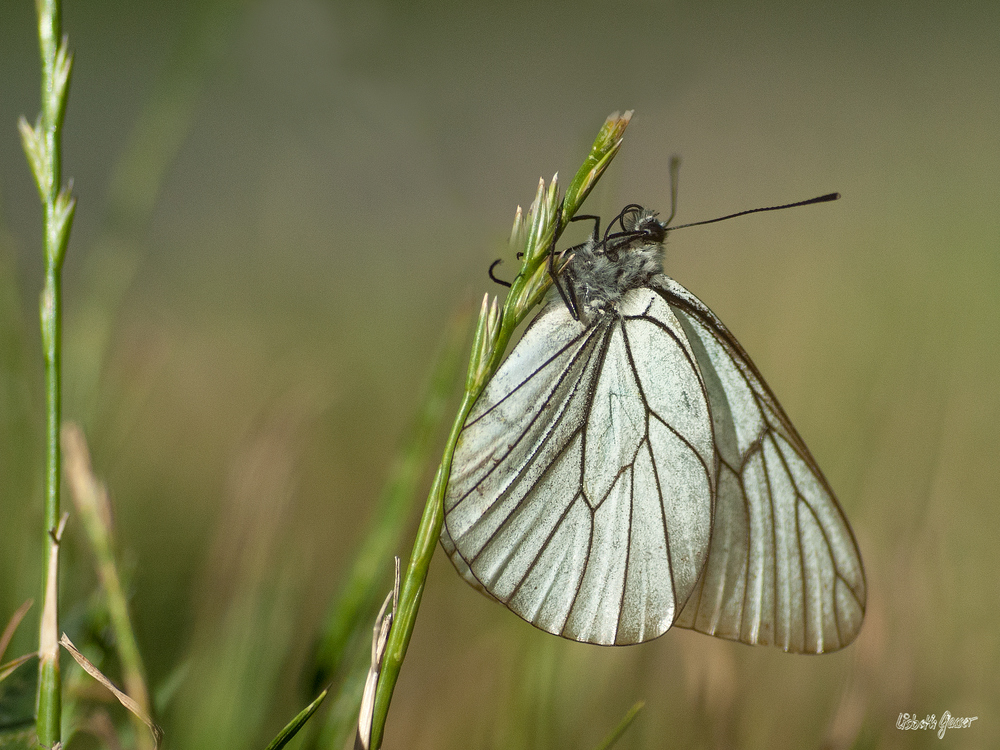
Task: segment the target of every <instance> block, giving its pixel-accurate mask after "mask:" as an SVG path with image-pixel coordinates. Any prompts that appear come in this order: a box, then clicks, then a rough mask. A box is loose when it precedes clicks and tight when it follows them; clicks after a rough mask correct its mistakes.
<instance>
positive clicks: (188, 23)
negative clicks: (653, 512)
mask: <svg viewBox="0 0 1000 750" xmlns="http://www.w3.org/2000/svg"><path fill="white" fill-rule="evenodd" d="M0 18H2V19H3V21H2V23H0V71H2V75H0V124H2V123H7V125H6V130H4V129H2V128H0V530H2V540H0V620H6V617H7V616H8V615H9V613H11V612H12V611H13V610H14V609H15V608H16V607H17V605H18V604H20V602H21V601H23V600H24V599H26V598H28V597H32V596H36V597H37V595H38V592H39V587H40V584H39V565H38V563H39V560H40V546H41V544H40V543H41V532H40V528H41V517H42V514H41V456H42V441H41V438H42V431H41V424H42V405H43V397H42V389H41V382H42V379H41V358H40V344H39V335H38V324H37V299H38V298H37V294H38V291H39V289H40V286H41V268H42V261H41V251H40V246H41V245H40V229H39V227H40V219H39V208H38V202H37V195H36V191H35V189H34V186H33V184H32V183H31V177H30V175H29V172H28V169H27V166H26V165H25V161H24V157H23V154H22V153H21V150H20V145H19V141H18V137H17V134H16V128H15V122H16V117H17V116H18V115H20V114H22V113H23V114H26V115H27V116H28V117H29V119H33V118H34V116H35V113H36V112H37V111H38V91H37V81H38V55H37V47H36V44H37V42H36V38H35V30H34V29H35V27H34V16H33V8H32V6H31V4H30V3H25V2H15V1H14V0H0ZM998 24H1000V9H998V7H997V6H996V5H995V4H990V3H980V4H977V3H965V4H956V5H954V6H949V5H946V4H941V3H932V2H918V3H903V2H895V3H892V2H887V3H881V4H878V5H871V4H861V3H845V4H836V5H830V4H827V5H825V6H820V5H818V4H816V5H809V6H803V5H801V4H797V3H791V2H769V3H765V4H755V5H753V6H750V5H741V4H735V3H701V4H696V3H673V4H671V3H653V2H626V3H623V4H621V5H618V6H614V7H612V6H608V5H607V4H603V3H579V4H576V5H575V6H568V5H565V4H554V3H549V4H540V5H536V4H530V3H521V4H518V3H502V4H501V3H498V4H492V5H490V6H483V7H475V6H472V5H467V4H464V3H457V2H438V3H432V4H422V5H420V6H414V5H411V4H409V3H402V2H396V3H391V2H381V3H378V2H348V3H334V2H322V1H321V0H287V1H286V2H275V1H274V0H259V1H257V2H245V1H243V0H214V1H213V2H194V1H193V0H190V1H189V2H176V3H155V2H150V1H149V0H139V1H137V2H130V3H122V2H110V1H105V2H97V1H96V0H92V2H88V3H67V4H66V7H65V9H64V19H63V27H64V31H65V32H66V33H67V34H69V36H70V47H71V49H72V50H73V51H74V52H75V56H76V63H75V68H74V77H73V82H72V87H71V94H70V103H69V108H68V111H67V116H66V130H65V140H64V149H65V150H64V153H65V162H64V174H65V175H66V176H67V177H69V176H72V177H73V179H74V192H75V194H76V195H77V197H78V210H77V215H76V221H75V226H74V229H73V235H72V238H71V241H70V246H69V250H68V253H67V259H66V263H65V270H64V278H65V285H64V289H65V295H66V317H65V329H64V341H65V345H64V346H65V350H64V367H65V381H64V382H65V384H66V385H65V402H64V409H65V416H66V417H67V418H70V419H74V420H77V421H79V422H81V424H82V425H83V426H84V428H85V429H86V432H87V434H88V437H89V439H90V441H91V448H92V451H93V460H94V466H95V470H96V471H97V472H98V473H99V474H100V475H101V476H102V477H103V479H104V480H105V481H106V482H107V484H108V487H109V489H110V491H111V494H112V497H113V500H114V503H115V508H116V513H117V531H116V534H117V538H118V545H119V551H120V555H121V557H122V558H123V560H124V561H125V572H126V579H127V581H128V583H129V586H130V591H131V592H132V595H133V599H132V607H133V611H134V617H135V620H136V627H137V630H138V637H139V642H140V646H141V647H142V648H143V651H144V655H145V658H146V663H147V667H148V670H149V673H150V675H149V677H150V682H151V685H152V687H153V690H154V693H155V692H156V691H157V690H159V691H160V698H161V701H163V702H164V704H165V705H166V707H165V708H163V709H161V714H160V721H161V723H162V724H163V725H164V727H165V729H166V731H167V743H168V746H169V747H178V748H179V747H184V748H201V747H206V748H208V747H232V748H238V747H256V746H263V744H265V743H266V741H267V740H268V739H269V738H270V737H271V736H273V735H274V733H275V732H276V731H277V730H278V729H279V728H280V727H281V726H282V725H283V724H284V723H285V721H287V720H288V719H289V718H290V717H291V716H292V714H294V713H295V712H296V711H297V710H298V709H299V708H300V707H301V706H302V705H304V704H305V702H306V697H307V688H306V686H307V684H308V675H309V660H310V658H311V652H312V648H313V640H314V638H315V634H316V631H317V628H318V627H319V623H320V622H321V620H322V617H323V613H324V612H325V610H326V608H327V606H328V602H329V601H330V598H331V596H332V595H333V594H334V593H335V592H336V590H337V587H338V585H339V583H340V582H341V580H342V578H343V576H344V575H345V571H346V570H347V567H348V565H349V564H350V561H351V559H352V556H353V554H354V552H355V551H356V550H357V548H358V547H359V545H360V544H361V542H362V540H363V538H364V536H365V534H366V531H367V529H368V526H369V523H370V522H371V521H372V518H371V513H372V508H373V505H374V504H375V502H376V498H377V497H378V495H379V491H380V488H381V486H382V484H383V483H384V481H385V479H386V477H387V475H388V471H389V466H390V464H391V462H392V460H393V455H394V451H395V446H396V445H398V444H399V442H400V440H401V439H402V436H403V434H404V431H405V429H406V425H407V423H408V422H409V420H410V419H411V418H412V415H413V414H414V412H415V411H416V409H417V408H418V406H419V403H420V399H421V394H422V390H423V388H424V384H426V381H427V378H428V374H429V371H430V369H431V366H432V363H433V360H434V357H435V352H436V351H437V350H438V349H439V347H440V341H441V336H442V334H441V332H442V330H443V329H444V328H445V327H446V326H447V325H448V321H449V320H450V319H451V318H452V316H453V315H454V313H455V311H456V310H460V309H463V308H464V307H468V306H470V305H471V304H472V303H474V302H476V301H477V300H478V298H479V297H480V296H481V295H482V293H483V292H484V291H487V290H488V291H491V292H496V291H497V289H496V287H494V286H493V285H492V284H491V283H489V281H488V278H487V276H486V268H487V266H488V264H489V262H490V261H491V260H492V259H493V258H495V257H498V256H499V255H501V254H502V253H503V252H504V250H505V246H506V237H507V234H508V232H509V227H510V222H511V220H512V218H513V211H514V207H515V206H516V204H518V203H520V204H522V205H524V206H526V205H527V203H528V202H529V201H530V199H531V197H532V195H533V194H534V187H535V184H536V182H537V179H538V177H539V176H540V175H545V176H546V177H548V176H550V175H551V173H552V172H554V171H556V170H559V171H560V173H561V174H562V175H564V176H565V177H566V178H568V177H569V176H570V175H571V174H572V172H573V171H574V170H575V169H576V167H577V166H578V164H579V162H580V160H581V159H582V158H583V156H584V155H585V152H586V149H587V148H588V146H589V144H590V142H591V140H592V138H593V136H594V134H595V133H596V131H597V128H598V127H599V126H600V124H601V122H602V121H603V120H604V118H605V117H606V116H607V115H608V114H609V113H610V112H611V111H613V110H616V109H627V108H634V109H635V110H636V115H635V118H634V119H633V122H632V125H631V127H630V128H629V131H628V133H627V135H626V141H625V144H624V147H623V149H622V152H621V153H620V155H619V156H618V158H617V159H616V160H615V163H614V164H613V165H612V167H611V169H610V170H609V172H608V174H607V175H606V177H605V178H604V180H603V181H602V183H601V184H600V185H599V186H598V188H597V190H596V191H595V193H594V195H593V196H592V197H591V199H590V201H589V203H588V204H587V206H586V210H587V211H588V212H593V213H600V214H603V215H605V216H609V215H613V212H615V211H616V210H617V209H618V208H620V207H621V205H623V204H624V203H627V202H638V203H642V204H644V205H649V206H653V207H659V208H660V209H661V210H664V211H666V210H668V209H669V180H668V175H667V167H668V163H669V159H670V156H671V155H672V154H674V153H677V154H680V155H681V156H682V158H683V165H682V168H681V179H680V199H679V212H678V217H677V220H678V221H679V222H685V221H695V220H699V219H706V218H712V217H715V216H718V215H722V214H725V213H729V212H732V211H737V210H741V209H745V208H752V207H756V206H760V205H770V204H774V203H779V202H786V201H794V200H799V199H804V198H809V197H812V196H814V195H818V194H820V193H825V192H828V191H831V190H839V191H840V192H841V193H843V195H844V198H843V200H842V201H840V202H839V203H836V204H832V205H827V206H818V207H810V208H803V209H798V210H795V211H788V212H782V213H779V214H770V215H764V216H757V217H750V218H747V219H742V220H737V221H733V222H727V223H724V224H721V225H717V226H712V227H701V228H695V229H689V230H684V231H683V232H679V233H677V234H675V235H672V236H671V238H670V243H669V246H668V261H667V267H668V273H670V274H671V275H673V276H674V277H676V278H677V279H678V280H680V281H681V282H682V283H683V284H685V285H686V286H687V287H689V288H690V289H691V290H692V291H693V292H694V293H695V294H697V295H698V296H699V297H701V298H702V299H703V300H704V301H705V302H707V303H708V304H709V305H710V306H711V307H712V308H713V309H714V310H715V311H716V312H717V313H718V314H719V316H720V317H721V318H722V319H723V320H724V321H725V322H726V323H727V324H728V325H729V327H730V328H731V329H732V330H733V332H734V333H735V334H736V335H737V336H738V337H739V339H740V340H741V341H742V343H743V344H744V346H745V347H746V348H747V350H748V351H749V352H750V353H751V355H752V356H753V357H754V358H755V360H756V362H757V364H758V366H759V367H760V369H761V370H762V371H763V373H764V374H765V375H766V376H767V378H768V380H769V382H770V383H771V385H772V387H773V388H774V390H775V392H776V393H777V394H778V396H779V398H780V399H781V401H782V403H783V404H784V406H785V408H786V409H787V411H788V412H789V414H790V416H791V417H792V418H793V420H794V421H795V423H796V425H797V426H798V428H799V430H800V432H801V433H802V435H803V437H804V438H805V439H806V441H807V442H808V444H809V446H810V447H811V449H812V451H813V453H814V454H815V456H816V458H817V460H818V461H819V462H820V464H821V465H822V466H823V468H824V471H825V472H826V474H827V476H828V478H829V479H830V481H831V483H832V485H833V486H834V488H835V489H836V490H837V491H838V494H839V496H840V500H841V503H842V504H843V506H844V508H845V510H846V511H847V514H848V517H849V518H850V520H851V523H852V525H853V527H854V530H855V532H856V534H857V536H858V540H859V543H860V546H861V550H862V555H863V557H864V561H865V564H866V570H867V574H868V584H869V606H868V615H867V620H866V623H865V627H864V629H863V630H862V633H861V636H860V637H859V639H858V641H857V642H856V643H855V644H854V645H853V646H851V647H850V648H848V649H846V650H844V651H843V652H840V653H837V654H834V655H830V656H824V657H819V658H815V657H812V658H810V657H795V656H788V655H784V654H781V653H780V652H778V651H776V650H769V649H751V648H747V647H745V646H741V645H737V644H730V643H726V642H722V641H716V640H714V639H710V638H705V637H703V636H700V635H696V634H691V633H686V632H671V633H669V634H668V635H666V636H665V637H664V638H661V639H660V640H658V641H655V642H653V643H650V644H645V645H643V646H640V647H634V648H628V649H601V648H597V647H588V646H583V645H579V644H574V643H568V642H563V641H561V640H559V639H555V638H552V637H549V636H547V635H545V634H543V633H541V632H539V631H536V630H534V629H533V628H531V627H530V626H528V625H526V624H524V623H523V622H521V621H520V620H518V619H517V618H516V617H514V616H513V615H510V614H509V613H507V612H506V611H504V610H503V609H501V608H500V607H497V606H495V605H492V604H490V603H489V602H487V601H486V600H485V599H484V598H482V597H480V596H479V595H478V594H476V593H475V592H474V591H472V590H471V589H470V588H469V587H467V586H466V585H465V584H464V583H463V582H462V581H461V580H460V579H459V577H458V576H457V575H455V574H454V572H453V571H452V569H451V566H450V564H449V563H448V562H447V560H446V559H445V558H444V556H443V555H439V556H438V557H437V558H436V561H435V564H434V566H433V567H432V570H431V576H430V578H429V581H428V587H427V590H426V594H425V597H424V606H423V610H422V612H421V616H420V618H419V620H418V624H417V629H416V631H415V634H414V638H413V641H412V644H411V648H410V652H409V655H408V659H407V662H406V664H405V665H404V668H403V672H402V676H401V680H400V683H399V685H398V687H397V690H396V695H395V699H394V702H393V708H392V711H391V713H390V716H389V723H388V726H387V735H386V745H385V746H386V747H387V748H401V747H407V748H444V747H448V748H553V747H580V748H588V747H594V746H596V745H597V743H598V742H599V740H600V738H601V737H603V736H604V735H605V734H606V733H607V732H608V731H609V730H610V729H611V728H612V727H613V726H614V725H615V724H616V723H617V721H618V720H619V719H620V718H621V716H622V715H623V714H624V713H625V712H626V711H627V709H628V708H629V706H631V705H632V704H633V703H634V702H635V701H636V700H638V699H645V700H646V708H645V710H644V711H643V713H642V714H640V716H639V718H638V719H637V721H636V723H635V724H634V725H633V727H632V728H631V729H630V730H629V731H628V733H626V735H625V736H624V738H623V739H622V741H621V743H620V745H619V747H623V748H662V747H705V748H715V747H732V746H740V747H764V746H767V747H789V748H800V747H817V746H820V745H825V746H827V747H850V746H854V747H880V748H883V747H884V748H895V747H949V748H965V747H969V748H973V747H975V748H978V747H995V746H1000V711H998V708H1000V701H998V699H997V698H996V697H995V696H996V695H998V694H1000V678H998V670H997V665H998V664H1000V629H998V628H997V626H996V618H997V614H998V603H1000V602H998V595H997V593H996V592H997V587H996V580H995V579H996V574H997V569H998V566H997V563H996V555H995V549H996V541H995V537H996V529H997V528H1000V506H998V503H997V495H998V493H997V487H998V486H1000V469H998V462H997V460H996V459H997V446H998V442H1000V441H998V437H1000V424H998V417H1000V377H998V372H1000V348H998V338H1000V337H998V334H997V325H998V324H997V321H998V320H1000V292H998V284H1000V211H998V205H1000V201H998V197H1000V195H998V193H1000V191H998V175H1000V138H998V137H997V135H998V132H1000V57H998V56H997V54H996V39H995V37H996V33H995V32H996V29H997V28H998ZM4 133H6V135H4ZM507 267H508V268H510V267H511V264H508V266H507ZM501 273H502V270H501ZM434 461H436V459H434ZM430 468H431V467H428V471H429V470H430ZM425 485H426V482H425ZM415 520H416V517H415V515H414V516H413V517H412V518H411V521H410V525H409V527H408V528H412V527H413V526H414V525H415ZM409 546H410V539H409V537H406V538H404V540H403V541H402V542H401V543H400V544H399V547H398V553H399V554H400V555H402V556H403V557H404V559H405V557H406V555H408V553H409ZM64 550H65V556H64V568H63V581H62V587H63V588H62V590H63V604H62V607H63V610H62V611H63V617H64V621H65V622H64V625H65V627H66V629H67V630H70V631H71V632H72V629H73V628H74V626H75V627H77V629H79V628H80V627H83V625H81V623H90V624H89V625H88V627H91V628H93V621H94V618H93V617H92V612H93V608H94V602H93V598H92V593H91V592H92V591H93V589H94V585H95V577H94V575H93V573H92V564H91V559H90V556H89V551H88V550H87V549H86V547H85V543H84V542H83V539H82V535H81V534H80V532H79V528H74V524H73V521H71V522H70V526H69V532H68V542H67V543H66V545H65V546H64ZM387 562H388V561H387ZM388 570H389V568H388V566H387V567H386V576H385V590H388V587H389V586H390V577H389V574H388ZM37 615H38V607H37V606H36V608H35V609H34V611H33V612H32V613H31V614H30V615H29V621H28V623H27V624H26V625H25V626H22V629H21V631H20V632H19V635H18V640H17V641H16V642H15V646H14V647H13V652H17V653H19V652H21V651H26V650H29V649H30V648H31V647H32V642H33V640H34V638H35V637H36V635H35V634H36V625H35V622H36V620H37ZM33 618H34V619H33ZM366 648H367V645H366V644H362V645H361V649H362V650H364V649H366ZM22 671H26V672H30V669H25V670H22ZM29 677H30V675H29ZM5 684H6V683H5ZM168 689H169V690H168ZM165 690H166V691H167V692H171V696H172V697H171V696H168V695H165V692H164V691H165ZM167 698H171V699H170V700H169V702H166V701H167ZM945 710H947V711H950V712H951V713H952V714H953V715H957V716H979V717H980V718H979V720H978V721H977V722H975V723H974V724H973V727H972V728H971V729H967V730H959V731H954V730H953V731H951V732H949V733H948V735H947V736H946V738H945V739H944V741H943V742H942V741H939V740H938V738H937V736H936V734H934V733H931V732H901V731H898V730H897V729H895V722H896V718H897V716H898V714H899V713H900V712H908V713H911V714H913V713H915V714H917V715H919V716H921V717H922V716H924V715H926V714H931V713H933V714H936V715H938V716H940V715H941V714H942V713H943V712H944V711H945ZM28 711H29V713H30V703H29V705H28ZM108 711H109V712H110V713H111V714H112V715H114V716H115V718H116V720H119V716H118V713H116V712H117V711H118V709H117V707H110V706H109V707H108ZM85 745H86V741H83V742H81V744H80V746H81V747H83V746H85Z"/></svg>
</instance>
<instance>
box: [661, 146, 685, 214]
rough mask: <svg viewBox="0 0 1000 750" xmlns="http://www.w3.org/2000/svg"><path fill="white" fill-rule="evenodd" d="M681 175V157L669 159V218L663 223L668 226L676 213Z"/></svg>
mask: <svg viewBox="0 0 1000 750" xmlns="http://www.w3.org/2000/svg"><path fill="white" fill-rule="evenodd" d="M680 175H681V157H679V156H671V157H670V216H668V217H667V220H666V221H665V222H663V223H664V224H669V223H670V222H671V221H673V220H674V215H675V214H676V213H677V183H678V180H679V179H680Z"/></svg>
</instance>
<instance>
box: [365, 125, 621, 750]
mask: <svg viewBox="0 0 1000 750" xmlns="http://www.w3.org/2000/svg"><path fill="white" fill-rule="evenodd" d="M631 114H632V113H631V112H626V113H625V115H624V116H618V113H617V112H616V113H615V114H613V115H612V116H611V117H609V118H608V119H607V121H606V122H605V123H604V127H602V128H601V131H600V133H598V136H597V139H596V140H595V141H594V145H593V146H592V147H591V150H590V154H589V156H588V157H587V159H586V160H585V161H584V163H583V166H582V167H580V169H579V171H578V172H577V173H576V176H575V177H574V178H573V181H572V182H571V183H570V186H569V188H568V190H567V191H566V195H565V197H564V198H563V201H562V204H561V205H562V210H561V211H560V210H559V202H558V187H557V183H556V179H555V178H553V180H552V182H551V183H550V184H549V186H548V188H546V187H545V184H544V182H540V183H539V186H538V192H537V194H536V196H535V201H534V203H532V205H531V208H530V209H529V210H528V213H527V216H526V217H525V218H524V220H523V221H522V217H521V210H520V208H519V209H518V211H517V215H516V217H515V219H514V230H513V233H512V235H511V244H512V245H513V246H514V248H515V249H517V250H519V251H521V252H523V253H524V254H523V256H522V263H521V268H520V270H519V271H518V274H517V277H516V278H515V279H514V281H513V282H512V285H511V288H510V290H509V291H508V292H507V297H506V299H505V300H504V303H503V308H502V310H501V308H500V307H499V302H498V301H497V299H496V298H494V299H493V302H492V304H491V303H490V302H489V295H487V296H486V298H485V299H484V300H483V306H482V309H481V311H480V316H479V323H478V325H477V327H476V334H475V338H474V340H473V344H472V358H471V360H470V362H469V371H468V376H467V378H466V386H465V393H464V395H463V397H462V403H461V406H460V408H459V410H458V415H457V416H456V418H455V422H454V424H453V425H452V428H451V432H450V434H449V435H448V441H447V443H446V445H445V449H444V456H443V457H442V459H441V464H440V466H439V467H438V470H437V472H436V474H435V476H434V483H433V485H432V486H431V490H430V494H429V495H428V497H427V503H426V505H425V506H424V512H423V515H422V517H421V519H420V526H419V527H418V529H417V534H416V539H415V541H414V544H413V551H412V552H411V554H410V561H409V563H408V564H407V567H406V573H405V575H404V578H403V583H402V587H401V589H400V594H399V606H398V608H397V610H396V613H395V615H394V619H393V624H392V630H391V631H390V633H389V641H388V644H387V645H386V651H385V657H384V659H383V663H382V673H381V676H380V677H379V683H378V688H377V690H376V693H375V709H374V715H373V717H372V736H371V743H370V746H371V747H373V748H379V747H381V745H382V735H383V731H384V728H385V720H386V717H387V716H388V713H389V704H390V702H391V700H392V693H393V690H394V689H395V687H396V680H397V679H398V678H399V670H400V668H401V667H402V665H403V659H404V658H405V657H406V649H407V647H408V646H409V644H410V637H411V635H412V634H413V627H414V625H415V624H416V619H417V611H418V610H419V608H420V600H421V597H422V595H423V591H424V584H425V582H426V580H427V571H428V569H429V567H430V563H431V557H432V556H433V555H434V549H435V547H436V545H437V541H438V538H439V537H440V535H441V524H442V523H443V521H444V506H443V499H444V493H445V490H446V489H447V486H448V475H449V474H450V472H451V461H452V457H453V455H454V452H455V446H456V444H457V443H458V436H459V434H460V433H461V431H462V426H463V425H464V424H465V419H466V417H467V416H468V414H469V412H470V411H471V409H472V405H473V404H474V403H475V401H476V399H477V398H478V397H479V394H480V393H481V392H482V390H483V388H484V387H485V386H486V383H487V382H488V381H489V379H490V377H491V376H492V375H493V373H494V372H496V370H497V368H498V367H499V366H500V362H501V360H502V359H503V354H504V351H505V350H506V348H507V344H508V343H509V341H510V338H511V336H512V335H513V333H514V330H515V329H516V328H517V326H518V325H519V324H520V323H521V322H522V321H523V320H524V319H525V317H526V316H527V315H528V313H529V312H531V310H532V309H533V308H534V307H535V305H537V304H538V303H539V302H541V300H542V298H543V297H544V295H545V292H546V291H547V290H548V288H549V287H550V286H551V284H552V279H551V276H550V274H549V269H548V258H549V250H550V248H551V247H552V244H553V243H554V241H555V240H556V239H558V237H559V235H560V234H561V233H562V230H563V229H564V228H565V226H566V224H567V223H569V221H570V219H571V218H572V217H573V215H574V214H575V213H576V212H577V211H578V210H579V208H580V206H581V205H582V203H583V201H584V199H585V198H586V197H587V195H588V194H589V193H590V190H591V189H592V188H593V187H594V185H595V184H596V182H597V180H598V179H599V178H600V176H601V174H603V172H604V170H605V169H606V168H607V166H608V164H610V163H611V160H612V159H613V158H614V157H615V154H617V153H618V149H619V148H620V147H621V142H622V135H623V133H624V131H625V128H626V127H627V126H628V123H629V118H630V117H631ZM558 262H564V259H562V258H560V259H559V261H558Z"/></svg>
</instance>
